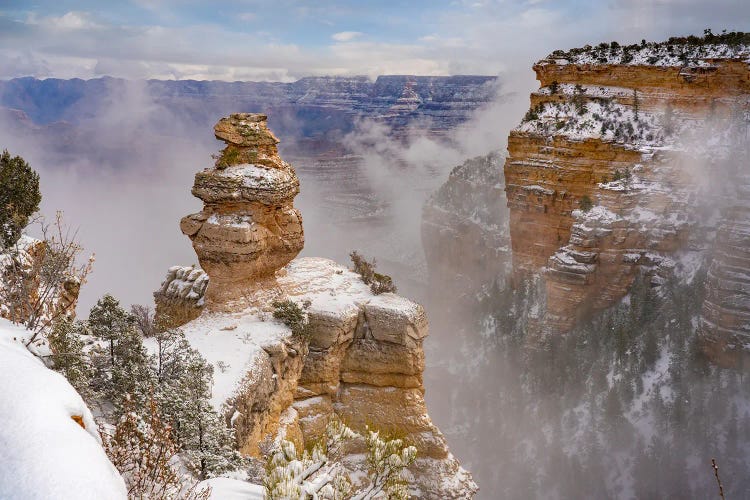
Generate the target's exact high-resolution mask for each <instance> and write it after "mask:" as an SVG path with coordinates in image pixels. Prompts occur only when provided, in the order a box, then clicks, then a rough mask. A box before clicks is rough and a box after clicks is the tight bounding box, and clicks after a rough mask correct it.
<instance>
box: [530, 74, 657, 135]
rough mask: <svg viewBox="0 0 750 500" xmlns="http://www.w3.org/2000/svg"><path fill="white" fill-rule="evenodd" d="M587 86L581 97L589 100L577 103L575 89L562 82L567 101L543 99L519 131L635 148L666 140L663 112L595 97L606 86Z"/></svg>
mask: <svg viewBox="0 0 750 500" xmlns="http://www.w3.org/2000/svg"><path fill="white" fill-rule="evenodd" d="M587 89H588V90H591V89H603V87H586V88H584V92H583V93H582V94H580V97H581V98H582V99H583V100H584V101H586V102H583V101H582V102H581V103H579V104H576V103H575V102H573V101H574V100H575V99H576V91H575V90H573V91H571V90H570V88H569V86H561V88H560V90H559V91H558V93H559V94H564V95H566V96H567V98H568V101H566V102H551V101H548V102H544V103H542V104H540V105H539V106H538V107H537V108H535V109H533V110H531V111H532V112H533V113H532V115H527V117H526V118H524V120H523V121H522V122H521V124H520V125H519V126H518V127H516V128H515V130H516V131H518V132H527V133H535V134H542V135H545V136H549V135H562V136H565V137H567V138H569V139H571V140H585V139H600V140H602V141H611V142H620V143H626V144H628V146H629V147H633V148H635V149H647V148H650V147H655V146H663V145H664V144H665V134H664V129H663V127H662V126H661V125H660V122H661V120H662V118H663V113H654V112H649V111H645V110H641V111H640V112H639V113H638V114H637V118H636V112H635V110H634V109H633V108H631V107H630V106H624V105H622V104H618V103H616V102H614V101H612V100H610V99H608V98H603V99H594V100H588V99H592V98H596V97H598V95H600V94H603V93H604V92H605V91H604V90H596V91H593V95H589V94H587V93H586V92H587Z"/></svg>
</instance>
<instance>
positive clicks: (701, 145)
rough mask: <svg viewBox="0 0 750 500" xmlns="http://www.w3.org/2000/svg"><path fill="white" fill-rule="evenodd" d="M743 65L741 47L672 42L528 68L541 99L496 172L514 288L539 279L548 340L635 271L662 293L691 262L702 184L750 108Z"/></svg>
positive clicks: (570, 56)
mask: <svg viewBox="0 0 750 500" xmlns="http://www.w3.org/2000/svg"><path fill="white" fill-rule="evenodd" d="M714 38H716V37H714ZM748 55H750V50H749V49H748V46H747V45H743V44H742V43H739V44H738V43H735V42H731V43H729V42H726V43H724V42H722V40H718V39H717V40H715V41H713V42H712V43H709V42H708V41H706V40H702V39H696V40H693V41H691V40H688V39H674V40H670V41H669V42H666V43H661V44H654V43H648V44H646V43H644V44H641V45H632V46H620V45H618V44H616V43H613V44H611V45H610V44H601V45H599V46H597V47H590V46H587V47H584V48H582V49H573V50H570V51H568V52H563V51H556V52H554V53H553V54H551V55H550V56H548V57H547V58H545V59H543V60H541V61H539V62H538V63H537V64H536V65H535V66H534V70H535V71H536V74H537V78H538V80H539V81H540V83H541V88H540V89H539V90H538V91H536V92H534V93H533V94H532V95H531V107H530V109H529V112H528V113H527V115H526V117H525V118H524V120H523V122H522V123H521V124H520V125H519V126H518V127H517V128H516V129H515V130H513V131H512V132H511V133H510V137H509V139H508V157H507V160H506V162H505V168H504V170H505V186H506V194H507V199H508V207H509V209H510V235H511V243H512V253H513V277H514V281H515V282H516V283H518V282H519V281H521V280H523V279H525V278H526V277H528V276H530V275H531V274H533V273H537V272H540V271H541V272H543V273H544V279H545V281H546V304H547V311H546V316H545V318H544V319H543V320H542V323H541V330H542V333H554V332H565V331H567V330H569V329H570V328H571V327H572V326H573V325H574V324H575V323H576V321H578V320H579V319H581V318H583V317H585V316H586V315H587V314H588V313H590V312H591V311H594V310H598V309H602V308H605V307H608V306H610V305H612V304H613V303H614V302H615V301H617V300H619V299H620V298H622V297H623V296H624V295H625V294H626V293H627V291H628V289H629V287H630V285H631V283H632V282H633V279H634V277H635V275H636V273H637V272H647V273H649V274H650V275H651V276H652V284H653V285H654V286H658V285H659V284H660V283H661V282H663V281H664V279H665V277H666V276H668V275H669V274H670V273H671V272H672V270H673V269H674V267H675V266H676V265H678V266H679V262H678V261H679V257H680V255H681V253H682V252H686V251H690V250H691V248H690V246H689V245H688V243H689V242H690V241H691V238H693V236H694V234H695V231H694V230H695V229H696V226H697V225H699V224H700V220H699V217H698V216H697V213H696V207H697V206H698V205H700V203H699V197H698V193H699V191H700V186H699V185H698V182H697V181H698V180H699V179H700V177H702V176H704V174H705V171H706V169H707V168H715V167H713V165H714V163H715V161H716V158H717V157H718V156H721V155H722V154H724V153H723V152H726V150H727V148H731V147H732V142H733V140H732V132H731V131H732V129H733V128H736V124H737V121H738V117H739V121H742V118H741V115H742V111H741V110H743V109H744V110H747V109H748V106H750V104H749V103H750V66H749V65H748V63H747V58H748ZM745 112H747V111H745ZM708 165H712V166H711V167H708ZM707 196H711V193H708V194H707ZM704 201H705V200H704ZM708 204H710V203H704V205H708ZM731 213H736V212H731ZM729 225H730V226H732V227H737V225H736V224H734V225H732V223H729ZM737 234H742V233H741V231H740V232H738V233H735V235H737ZM721 237H722V236H721V233H720V238H721ZM724 238H725V239H726V238H727V237H726V235H725V237H724ZM740 239H741V237H740ZM692 250H695V249H694V248H693V249H692ZM740 260H741V259H740ZM734 262H737V260H735V261H734ZM717 266H719V264H715V265H714V268H713V269H718V268H717ZM716 272H718V271H716ZM713 276H715V274H714V275H713ZM712 279H713V278H712ZM717 293H718V292H717ZM709 295H711V294H709ZM719 295H720V294H719ZM714 296H716V295H715V294H714ZM705 309H706V311H707V313H708V314H709V316H710V315H711V314H713V312H715V308H712V307H711V306H707V307H706V308H705ZM714 318H715V315H714ZM739 318H740V316H734V319H735V320H739ZM727 321H728V320H726V319H725V320H724V323H726V322H727ZM709 322H711V323H713V321H711V320H709ZM720 323H721V322H719V323H716V324H720Z"/></svg>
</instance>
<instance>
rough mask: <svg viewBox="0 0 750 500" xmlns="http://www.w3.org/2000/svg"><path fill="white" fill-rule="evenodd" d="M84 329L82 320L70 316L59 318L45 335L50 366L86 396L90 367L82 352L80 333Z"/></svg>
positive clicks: (82, 344) (82, 345) (82, 343)
mask: <svg viewBox="0 0 750 500" xmlns="http://www.w3.org/2000/svg"><path fill="white" fill-rule="evenodd" d="M84 331H85V325H84V324H83V323H82V322H75V323H74V322H73V320H71V319H70V318H66V317H63V318H60V319H59V320H57V321H56V322H55V324H54V326H53V328H52V331H51V332H50V333H49V334H48V335H47V341H48V342H49V347H50V350H51V351H52V356H51V357H50V360H51V361H52V367H53V368H54V369H55V370H56V371H58V372H60V373H62V374H63V375H64V376H65V378H66V379H68V382H70V384H71V385H72V386H73V387H75V389H76V390H77V391H78V392H79V393H81V395H83V396H86V395H87V393H88V392H89V380H90V378H91V375H92V373H91V368H90V367H89V364H88V360H87V357H86V354H85V353H84V352H83V347H84V342H83V340H82V339H81V333H82V332H84Z"/></svg>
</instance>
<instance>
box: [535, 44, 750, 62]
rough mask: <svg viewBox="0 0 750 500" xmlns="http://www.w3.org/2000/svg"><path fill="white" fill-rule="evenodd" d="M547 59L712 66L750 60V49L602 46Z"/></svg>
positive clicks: (743, 46) (665, 45)
mask: <svg viewBox="0 0 750 500" xmlns="http://www.w3.org/2000/svg"><path fill="white" fill-rule="evenodd" d="M547 59H549V60H554V61H555V62H556V64H627V65H631V66H683V65H685V64H687V63H689V64H691V65H693V66H709V65H710V64H711V62H712V61H711V60H712V59H740V60H745V61H747V60H750V46H748V45H746V44H738V45H729V44H725V43H711V44H708V43H706V44H701V45H690V44H676V43H675V44H672V43H668V42H662V43H653V42H650V43H646V44H642V45H629V46H623V45H618V44H615V46H612V44H609V43H602V44H599V45H596V46H593V47H592V46H590V45H587V46H585V47H582V48H579V49H571V50H569V51H567V52H564V51H555V52H553V53H552V54H550V55H549V56H547Z"/></svg>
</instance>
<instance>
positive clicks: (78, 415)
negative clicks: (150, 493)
mask: <svg viewBox="0 0 750 500" xmlns="http://www.w3.org/2000/svg"><path fill="white" fill-rule="evenodd" d="M27 335H28V331H26V330H24V329H23V328H21V327H19V326H17V325H14V324H12V323H10V322H9V321H7V320H4V319H0V422H2V425H0V463H2V467H0V498H2V499H4V500H16V499H17V500H32V499H40V500H42V499H44V500H47V499H55V500H66V499H70V500H87V499H91V500H101V499H107V500H110V499H111V500H116V499H120V498H121V499H125V498H126V489H125V482H124V481H123V479H122V477H120V475H119V473H118V472H117V470H116V469H115V468H114V466H113V465H112V464H111V463H110V461H109V459H108V458H107V456H106V455H105V453H104V450H103V449H102V446H101V438H100V436H99V433H98V431H97V426H96V423H95V422H94V418H93V416H92V414H91V411H90V410H89V409H88V407H87V406H86V403H84V401H83V399H82V398H81V396H80V395H79V394H78V393H77V392H76V391H75V389H73V387H72V386H71V385H70V384H69V383H68V381H67V380H65V378H64V377H63V376H62V375H60V374H58V373H56V372H54V371H52V370H49V369H47V368H46V367H45V366H44V364H43V363H42V362H41V361H40V360H39V359H38V358H36V357H35V356H33V355H32V354H31V353H30V352H29V351H28V350H27V349H26V348H25V345H24V340H25V339H26V337H27Z"/></svg>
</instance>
